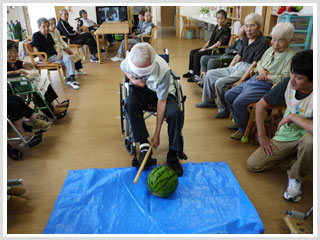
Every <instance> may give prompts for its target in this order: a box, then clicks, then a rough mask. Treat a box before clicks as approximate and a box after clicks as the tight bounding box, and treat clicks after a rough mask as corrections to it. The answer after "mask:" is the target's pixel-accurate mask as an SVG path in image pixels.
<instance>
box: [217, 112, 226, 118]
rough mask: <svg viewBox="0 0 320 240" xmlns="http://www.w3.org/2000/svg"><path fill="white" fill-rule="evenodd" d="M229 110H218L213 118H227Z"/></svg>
mask: <svg viewBox="0 0 320 240" xmlns="http://www.w3.org/2000/svg"><path fill="white" fill-rule="evenodd" d="M229 115H230V112H218V113H217V114H216V115H215V116H214V117H215V118H228V117H229Z"/></svg>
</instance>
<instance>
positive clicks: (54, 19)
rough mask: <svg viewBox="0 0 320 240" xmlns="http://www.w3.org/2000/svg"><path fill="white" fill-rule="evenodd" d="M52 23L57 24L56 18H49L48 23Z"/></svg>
mask: <svg viewBox="0 0 320 240" xmlns="http://www.w3.org/2000/svg"><path fill="white" fill-rule="evenodd" d="M51 21H55V22H57V20H56V18H55V17H51V18H48V22H51Z"/></svg>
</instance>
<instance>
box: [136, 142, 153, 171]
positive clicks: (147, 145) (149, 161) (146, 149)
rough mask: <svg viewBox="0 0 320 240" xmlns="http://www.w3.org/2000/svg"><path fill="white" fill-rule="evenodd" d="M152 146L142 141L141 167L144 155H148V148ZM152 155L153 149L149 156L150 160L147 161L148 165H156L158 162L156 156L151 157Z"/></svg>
mask: <svg viewBox="0 0 320 240" xmlns="http://www.w3.org/2000/svg"><path fill="white" fill-rule="evenodd" d="M149 147H150V144H149V143H142V144H141V145H140V153H139V159H138V165H139V167H140V165H141V164H142V162H143V160H144V157H145V156H146V154H147V152H148V149H149ZM151 156H152V151H151V153H150V155H149V157H148V160H147V162H146V165H145V166H146V167H150V166H154V165H156V164H157V159H155V158H151Z"/></svg>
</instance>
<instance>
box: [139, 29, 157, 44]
mask: <svg viewBox="0 0 320 240" xmlns="http://www.w3.org/2000/svg"><path fill="white" fill-rule="evenodd" d="M157 30H158V27H157V26H154V27H153V28H152V31H151V34H150V35H142V36H141V41H142V42H148V43H150V45H152V42H153V36H154V33H155V32H156V31H157Z"/></svg>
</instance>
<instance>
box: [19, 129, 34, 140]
mask: <svg viewBox="0 0 320 240" xmlns="http://www.w3.org/2000/svg"><path fill="white" fill-rule="evenodd" d="M21 135H22V136H23V138H24V140H25V141H27V142H29V141H31V140H32V139H33V138H34V136H35V133H34V131H32V132H26V131H24V130H23V132H22V133H21Z"/></svg>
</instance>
